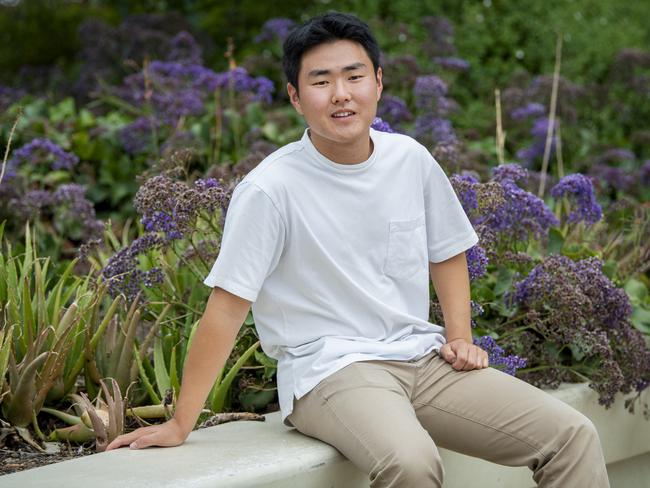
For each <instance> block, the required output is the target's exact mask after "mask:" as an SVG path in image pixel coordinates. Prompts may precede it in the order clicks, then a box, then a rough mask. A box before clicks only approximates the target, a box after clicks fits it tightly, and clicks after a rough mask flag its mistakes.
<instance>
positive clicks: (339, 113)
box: [332, 110, 354, 119]
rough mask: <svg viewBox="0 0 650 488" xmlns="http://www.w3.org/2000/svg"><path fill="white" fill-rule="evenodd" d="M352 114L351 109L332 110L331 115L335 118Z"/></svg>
mask: <svg viewBox="0 0 650 488" xmlns="http://www.w3.org/2000/svg"><path fill="white" fill-rule="evenodd" d="M353 115H354V112H353V111H351V110H341V111H340V112H334V113H333V114H332V117H334V118H335V119H344V118H346V117H351V116H353Z"/></svg>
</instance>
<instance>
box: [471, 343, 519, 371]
mask: <svg viewBox="0 0 650 488" xmlns="http://www.w3.org/2000/svg"><path fill="white" fill-rule="evenodd" d="M473 342H474V344H476V345H477V346H478V347H480V348H481V349H483V350H484V351H485V352H487V353H488V361H489V362H490V365H491V366H492V367H493V368H496V369H500V370H502V371H503V372H504V373H507V374H509V375H511V376H514V375H515V372H516V371H517V369H518V368H524V367H525V366H526V363H527V362H528V360H527V359H526V358H522V357H519V356H515V355H510V356H504V355H503V353H504V350H503V348H502V347H500V346H499V345H498V344H497V343H496V341H495V340H494V338H492V337H491V336H489V335H485V336H482V337H478V338H475V339H474V341H473Z"/></svg>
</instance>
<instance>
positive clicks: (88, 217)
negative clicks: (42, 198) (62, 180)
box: [53, 183, 104, 241]
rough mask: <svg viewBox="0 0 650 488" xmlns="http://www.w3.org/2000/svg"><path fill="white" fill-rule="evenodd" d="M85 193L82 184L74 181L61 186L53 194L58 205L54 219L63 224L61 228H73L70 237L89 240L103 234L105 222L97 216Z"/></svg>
mask: <svg viewBox="0 0 650 488" xmlns="http://www.w3.org/2000/svg"><path fill="white" fill-rule="evenodd" d="M85 193H86V192H85V190H84V189H83V187H82V186H80V185H77V184H74V183H70V184H66V185H61V186H59V187H58V188H57V189H56V191H55V192H54V194H53V200H54V204H55V205H57V207H58V208H57V210H56V212H55V214H54V221H55V224H57V223H59V224H61V227H62V229H61V230H63V228H65V227H66V226H67V227H69V228H70V227H71V228H73V229H74V230H71V232H73V234H72V235H71V236H70V237H73V238H76V239H79V240H83V241H88V240H91V239H95V238H98V237H99V236H101V235H102V232H103V231H104V223H103V222H102V221H101V220H98V219H97V218H96V217H95V208H94V207H93V204H92V202H90V201H89V200H88V199H87V198H86V196H85Z"/></svg>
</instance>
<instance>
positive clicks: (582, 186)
mask: <svg viewBox="0 0 650 488" xmlns="http://www.w3.org/2000/svg"><path fill="white" fill-rule="evenodd" d="M551 195H552V196H553V198H555V199H559V198H561V197H562V196H567V197H569V198H570V199H571V200H572V201H573V202H574V203H575V204H576V207H577V208H575V209H574V210H572V211H571V212H570V213H569V217H568V222H569V223H576V222H580V221H583V222H585V223H586V224H589V225H591V224H594V223H596V222H598V221H599V220H600V219H601V218H602V216H603V212H602V209H601V207H600V205H599V204H598V202H597V201H596V196H595V195H594V186H593V184H592V183H591V180H590V179H589V178H587V177H586V176H584V175H582V174H580V173H576V174H571V175H567V176H565V177H564V178H562V179H561V180H560V181H559V183H558V184H557V185H555V186H554V187H553V188H552V189H551Z"/></svg>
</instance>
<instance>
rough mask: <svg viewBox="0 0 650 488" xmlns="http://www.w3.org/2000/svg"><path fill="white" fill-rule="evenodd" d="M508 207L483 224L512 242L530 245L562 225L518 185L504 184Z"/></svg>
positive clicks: (541, 202) (483, 219)
mask: <svg viewBox="0 0 650 488" xmlns="http://www.w3.org/2000/svg"><path fill="white" fill-rule="evenodd" d="M500 184H501V187H502V188H503V190H504V194H503V197H504V199H505V203H504V204H503V205H501V206H500V207H498V208H497V209H496V211H494V212H493V213H491V214H488V215H485V216H483V218H482V220H481V222H480V223H482V224H484V225H487V226H488V227H490V228H491V229H492V230H494V231H496V232H497V233H499V234H501V235H502V236H504V237H506V238H509V239H511V240H516V241H523V242H526V241H527V240H528V239H529V238H530V236H531V235H532V236H533V237H535V238H536V239H543V238H544V237H545V236H546V235H547V232H548V229H549V228H550V227H553V226H558V225H559V221H558V220H557V218H556V217H555V215H554V214H553V212H551V209H549V208H548V206H547V205H546V204H545V203H544V200H542V199H540V198H538V197H537V196H535V195H533V194H532V193H530V192H527V191H525V190H522V189H521V188H519V187H518V186H517V185H516V184H515V182H514V181H512V180H510V179H505V180H503V181H501V182H500Z"/></svg>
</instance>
